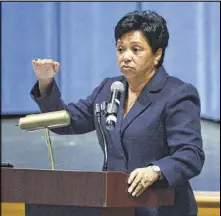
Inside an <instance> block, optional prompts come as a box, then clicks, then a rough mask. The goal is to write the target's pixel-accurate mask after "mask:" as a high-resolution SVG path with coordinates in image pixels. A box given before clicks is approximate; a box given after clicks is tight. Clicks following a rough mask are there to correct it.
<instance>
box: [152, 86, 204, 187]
mask: <svg viewBox="0 0 221 216" xmlns="http://www.w3.org/2000/svg"><path fill="white" fill-rule="evenodd" d="M165 129H166V137H167V143H168V147H169V153H170V154H169V156H167V157H164V158H162V159H160V160H158V161H155V162H153V163H152V164H155V165H157V166H159V167H160V169H161V171H162V174H163V176H164V178H165V180H166V181H167V185H168V186H169V187H175V186H177V185H180V184H183V183H185V182H187V181H188V180H189V179H191V178H193V177H195V176H197V175H199V174H200V172H201V170H202V167H203V164H204V161H205V154H204V151H203V149H202V147H203V143H202V137H201V125H200V99H199V95H198V92H197V90H196V88H195V87H193V86H192V85H190V84H184V85H182V86H181V87H179V89H178V90H177V91H176V93H175V94H174V95H173V96H172V97H171V98H170V100H169V102H168V104H167V106H166V116H165Z"/></svg>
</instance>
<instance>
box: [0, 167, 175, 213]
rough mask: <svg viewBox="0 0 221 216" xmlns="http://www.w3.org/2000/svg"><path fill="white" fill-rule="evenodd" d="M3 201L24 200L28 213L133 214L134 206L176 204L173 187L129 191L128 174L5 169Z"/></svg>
mask: <svg viewBox="0 0 221 216" xmlns="http://www.w3.org/2000/svg"><path fill="white" fill-rule="evenodd" d="M1 170H2V176H1V178H2V185H1V191H2V202H7V203H18V202H19V203H25V215H26V216H124V215H126V216H133V215H134V213H135V207H139V206H163V205H173V204H174V190H173V189H165V188H154V187H150V188H148V189H147V190H146V191H145V192H144V193H143V194H142V195H141V196H140V197H138V198H134V197H132V196H131V195H130V194H129V193H128V192H127V190H128V184H127V179H128V177H129V175H128V174H126V173H122V172H82V171H79V172H78V171H63V170H53V171H52V170H33V169H15V168H2V169H1Z"/></svg>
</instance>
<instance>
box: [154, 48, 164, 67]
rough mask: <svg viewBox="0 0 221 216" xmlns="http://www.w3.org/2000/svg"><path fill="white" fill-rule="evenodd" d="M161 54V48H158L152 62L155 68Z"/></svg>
mask: <svg viewBox="0 0 221 216" xmlns="http://www.w3.org/2000/svg"><path fill="white" fill-rule="evenodd" d="M162 53H163V50H162V48H159V49H158V50H157V51H156V53H155V61H154V65H155V66H157V65H158V63H159V61H160V59H161V56H162Z"/></svg>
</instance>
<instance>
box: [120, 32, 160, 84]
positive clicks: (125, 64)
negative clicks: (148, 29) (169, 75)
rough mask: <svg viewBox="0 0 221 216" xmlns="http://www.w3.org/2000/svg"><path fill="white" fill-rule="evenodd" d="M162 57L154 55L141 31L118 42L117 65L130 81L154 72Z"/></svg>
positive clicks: (132, 33) (129, 33)
mask: <svg viewBox="0 0 221 216" xmlns="http://www.w3.org/2000/svg"><path fill="white" fill-rule="evenodd" d="M160 53H161V52H160ZM160 57H161V54H160V56H159V52H156V53H155V54H153V52H152V49H151V47H150V46H149V45H148V43H147V41H146V38H145V36H144V35H143V33H142V32H140V31H133V32H128V33H125V34H124V35H123V36H122V37H121V38H120V39H118V41H117V63H118V66H119V68H120V71H121V72H122V73H123V74H124V76H125V77H126V78H127V79H128V80H130V79H131V80H134V79H138V80H140V79H142V78H145V76H147V75H148V74H149V73H151V72H152V71H153V70H154V68H155V65H156V64H157V60H159V59H160Z"/></svg>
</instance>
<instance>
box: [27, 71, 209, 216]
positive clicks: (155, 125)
mask: <svg viewBox="0 0 221 216" xmlns="http://www.w3.org/2000/svg"><path fill="white" fill-rule="evenodd" d="M114 81H121V82H122V83H123V84H124V86H125V91H124V93H123V95H122V97H121V102H120V109H119V112H118V116H117V124H116V127H115V129H114V130H113V131H107V130H106V129H105V117H102V121H101V122H102V125H103V128H104V131H105V135H106V138H107V143H108V170H110V171H122V172H128V173H130V172H131V171H133V170H134V169H136V168H141V167H145V166H148V165H150V164H155V165H158V166H159V167H160V169H161V171H162V173H163V176H164V179H163V180H160V181H159V182H157V183H156V184H159V185H160V184H161V185H163V186H165V187H171V188H175V205H174V206H169V207H144V208H138V209H137V210H136V215H137V216H150V215H151V216H178V215H179V216H189V215H196V214H197V205H196V201H195V198H194V195H193V191H192V188H191V186H190V183H189V179H191V178H193V177H195V176H197V175H198V174H199V173H200V172H201V170H202V167H203V164H204V160H205V155H204V151H203V149H202V137H201V127H200V99H199V95H198V93H197V90H196V88H195V87H193V86H192V85H191V84H187V83H184V82H182V81H181V80H179V79H177V78H175V77H172V76H169V75H168V74H167V73H166V71H165V70H164V68H163V67H161V68H160V69H159V70H158V71H157V72H156V74H155V75H154V77H153V78H152V79H151V80H150V81H149V82H148V84H146V86H145V87H144V89H143V91H142V92H141V94H140V95H139V97H138V98H137V101H136V103H135V104H134V105H133V107H132V108H131V110H130V111H129V112H128V114H127V115H126V117H125V118H124V116H123V115H124V104H125V99H126V97H127V91H126V89H127V85H128V84H127V81H126V79H125V78H124V77H123V76H119V77H114V78H106V79H105V80H104V81H103V82H102V83H101V84H100V85H99V86H98V87H97V88H96V89H95V90H94V91H93V93H92V94H91V95H90V96H89V97H88V98H87V99H85V100H79V102H78V103H75V104H74V103H70V104H68V105H66V104H65V103H64V102H63V101H62V99H61V94H60V91H59V89H58V87H57V85H56V83H55V81H53V83H52V84H51V85H50V87H49V88H48V89H47V92H46V95H44V96H42V97H40V94H39V88H38V83H36V84H35V86H34V87H33V89H32V90H31V95H32V98H33V99H34V100H35V101H36V103H37V104H38V105H39V107H40V109H41V111H42V112H50V111H56V110H62V109H66V110H67V111H68V112H69V113H70V115H71V125H70V126H67V127H65V128H58V129H53V132H55V133H57V134H82V133H87V132H89V131H93V130H95V129H96V131H97V136H98V140H99V143H100V145H101V147H102V149H103V145H102V136H101V134H100V131H99V129H98V122H97V118H96V117H95V115H94V106H95V104H96V103H102V102H103V101H108V99H109V94H110V87H111V85H112V83H113V82H114Z"/></svg>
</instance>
